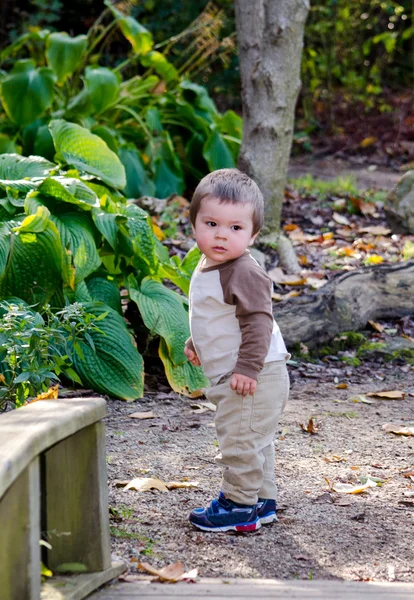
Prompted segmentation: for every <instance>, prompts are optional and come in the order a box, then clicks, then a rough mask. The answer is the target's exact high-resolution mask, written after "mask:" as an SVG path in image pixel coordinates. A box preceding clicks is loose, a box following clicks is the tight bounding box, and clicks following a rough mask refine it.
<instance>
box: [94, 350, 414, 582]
mask: <svg viewBox="0 0 414 600" xmlns="http://www.w3.org/2000/svg"><path fill="white" fill-rule="evenodd" d="M293 358H295V357H293ZM290 375H291V381H292V389H291V397H290V401H289V403H288V406H287V409H286V411H285V413H284V415H283V417H282V420H281V423H280V427H279V431H278V432H277V436H276V463H275V473H276V478H277V482H278V486H279V507H280V508H279V523H275V524H273V525H270V526H263V527H262V528H261V529H260V530H259V531H258V532H256V533H255V534H248V535H246V534H244V535H234V534H226V533H218V534H217V533H204V532H200V531H198V530H196V529H195V528H193V526H191V525H190V523H189V522H188V520H187V518H188V513H189V512H190V510H191V509H192V508H193V507H196V506H203V505H205V504H206V503H208V502H209V501H210V500H211V498H213V497H214V496H215V495H217V492H218V490H219V484H220V468H219V467H218V466H216V465H215V464H214V462H213V461H214V456H215V455H216V454H217V452H218V447H217V441H216V437H215V430H214V427H213V419H214V413H213V412H212V411H210V410H206V411H205V412H202V413H197V412H195V409H194V408H192V406H194V405H195V404H197V403H198V402H199V401H200V399H198V400H189V399H187V398H183V397H179V396H178V395H177V394H176V393H174V392H171V391H170V390H169V389H168V386H166V385H165V381H164V380H163V379H162V376H161V375H160V376H159V377H157V375H152V376H151V375H150V376H147V378H146V382H147V383H146V385H147V388H146V390H147V391H146V393H145V395H144V397H143V398H142V399H140V400H138V401H136V402H134V403H132V404H127V403H125V402H122V401H115V400H110V401H108V412H109V416H108V417H107V419H106V427H107V452H108V458H107V463H108V465H107V466H108V473H109V495H110V507H111V509H110V514H111V532H112V549H113V553H114V555H115V556H117V557H122V558H123V559H124V560H125V561H126V562H127V563H128V565H129V568H130V570H129V571H130V573H132V574H133V573H137V572H139V571H137V563H138V562H140V561H145V562H149V563H150V564H152V565H153V566H156V567H162V566H165V565H167V564H170V563H173V562H176V561H181V562H183V563H184V565H185V567H186V569H187V570H190V569H194V568H198V572H199V575H200V576H203V577H208V576H210V577H248V578H255V577H260V578H286V579H295V578H299V579H311V578H313V579H346V580H375V581H394V580H395V581H406V582H407V581H414V553H413V539H414V537H413V536H414V476H413V475H414V473H413V472H414V437H409V436H403V435H396V434H393V433H386V432H385V431H384V430H383V429H382V425H384V424H385V423H389V422H396V421H398V422H404V423H409V422H412V423H413V422H414V367H413V366H409V365H404V364H403V363H401V361H400V364H395V363H391V364H387V363H383V364H376V363H375V362H373V361H368V362H365V363H363V364H362V365H361V366H359V367H347V366H342V367H340V368H337V369H336V368H335V366H332V364H330V365H327V364H326V363H324V362H322V361H319V362H316V363H314V364H311V363H304V362H301V361H297V360H295V361H294V363H293V364H292V365H291V366H290ZM340 383H346V384H347V385H348V387H347V388H338V387H337V386H338V385H339V384H340ZM382 390H400V391H403V392H405V399H402V400H384V399H382V400H380V399H376V398H372V397H371V398H369V397H367V396H363V399H364V400H365V401H363V402H361V398H358V399H359V400H360V401H359V402H354V399H355V397H358V396H360V395H364V394H366V393H367V392H372V391H382ZM202 400H203V398H201V401H202ZM366 400H368V401H372V403H371V404H368V403H366ZM137 411H138V412H149V411H152V412H153V415H154V418H152V419H131V418H130V417H129V415H130V414H131V413H134V412H137ZM310 417H313V419H314V421H316V427H317V429H318V431H317V433H315V434H310V433H307V432H305V431H303V430H302V428H301V427H300V424H303V425H304V426H307V424H308V422H309V419H310ZM410 472H411V474H412V475H411V476H410V475H409V473H410ZM364 476H370V477H375V478H379V479H381V480H383V483H382V485H381V486H378V487H371V488H369V489H367V490H366V491H365V492H363V493H360V494H358V495H356V494H353V495H351V494H344V493H338V492H335V491H333V490H332V487H334V486H335V484H338V483H340V482H342V483H357V482H359V481H360V478H362V481H364V479H363V477H364ZM135 477H156V478H159V479H161V480H163V481H165V482H170V481H183V480H186V481H191V482H198V486H197V487H196V488H187V489H172V490H171V491H169V492H165V493H163V492H161V491H145V492H137V491H135V490H127V491H125V490H124V489H123V488H121V487H117V481H120V480H121V481H129V480H131V479H133V478H135ZM380 483H381V482H380Z"/></svg>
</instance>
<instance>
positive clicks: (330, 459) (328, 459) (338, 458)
mask: <svg viewBox="0 0 414 600" xmlns="http://www.w3.org/2000/svg"><path fill="white" fill-rule="evenodd" d="M323 460H324V461H325V462H327V463H339V462H346V458H343V457H342V456H338V455H337V454H333V455H332V456H325V458H324V459H323Z"/></svg>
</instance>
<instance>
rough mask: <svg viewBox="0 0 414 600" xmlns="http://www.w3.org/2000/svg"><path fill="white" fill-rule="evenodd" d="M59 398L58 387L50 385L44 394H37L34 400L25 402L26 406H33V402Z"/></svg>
mask: <svg viewBox="0 0 414 600" xmlns="http://www.w3.org/2000/svg"><path fill="white" fill-rule="evenodd" d="M58 398H59V385H52V387H50V388H49V389H48V390H47V391H46V392H42V393H41V394H38V395H37V396H36V398H33V400H30V401H28V402H25V405H26V404H33V402H39V401H40V400H57V399H58Z"/></svg>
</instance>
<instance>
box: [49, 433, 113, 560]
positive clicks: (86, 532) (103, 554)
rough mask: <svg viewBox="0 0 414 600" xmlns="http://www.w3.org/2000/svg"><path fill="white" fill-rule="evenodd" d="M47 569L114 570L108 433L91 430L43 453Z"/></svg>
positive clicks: (67, 439)
mask: <svg viewBox="0 0 414 600" xmlns="http://www.w3.org/2000/svg"><path fill="white" fill-rule="evenodd" d="M44 456H45V474H44V479H45V480H44V482H43V485H44V490H45V493H46V508H45V518H46V531H47V540H48V541H49V543H50V544H51V546H52V549H51V550H48V553H47V555H48V560H47V562H48V567H49V568H50V569H51V570H52V571H53V570H54V569H55V568H56V567H58V566H59V565H62V564H65V563H79V564H82V565H85V567H86V569H87V570H88V571H90V572H91V571H104V570H105V569H109V568H110V567H111V556H110V535H109V519H108V490H107V476H106V458H105V429H104V424H103V423H102V422H99V423H95V424H94V425H89V427H85V428H84V429H82V430H81V431H78V432H77V433H75V434H74V435H72V436H70V437H68V438H66V439H64V440H63V441H61V442H59V443H58V444H56V445H55V446H54V447H53V448H51V449H50V450H48V451H47V452H46V453H45V455H44Z"/></svg>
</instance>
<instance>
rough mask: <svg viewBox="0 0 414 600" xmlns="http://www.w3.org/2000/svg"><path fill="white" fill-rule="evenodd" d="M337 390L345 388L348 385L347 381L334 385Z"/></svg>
mask: <svg viewBox="0 0 414 600" xmlns="http://www.w3.org/2000/svg"><path fill="white" fill-rule="evenodd" d="M335 387H336V389H337V390H346V388H347V387H348V384H347V383H338V385H336V386H335Z"/></svg>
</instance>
